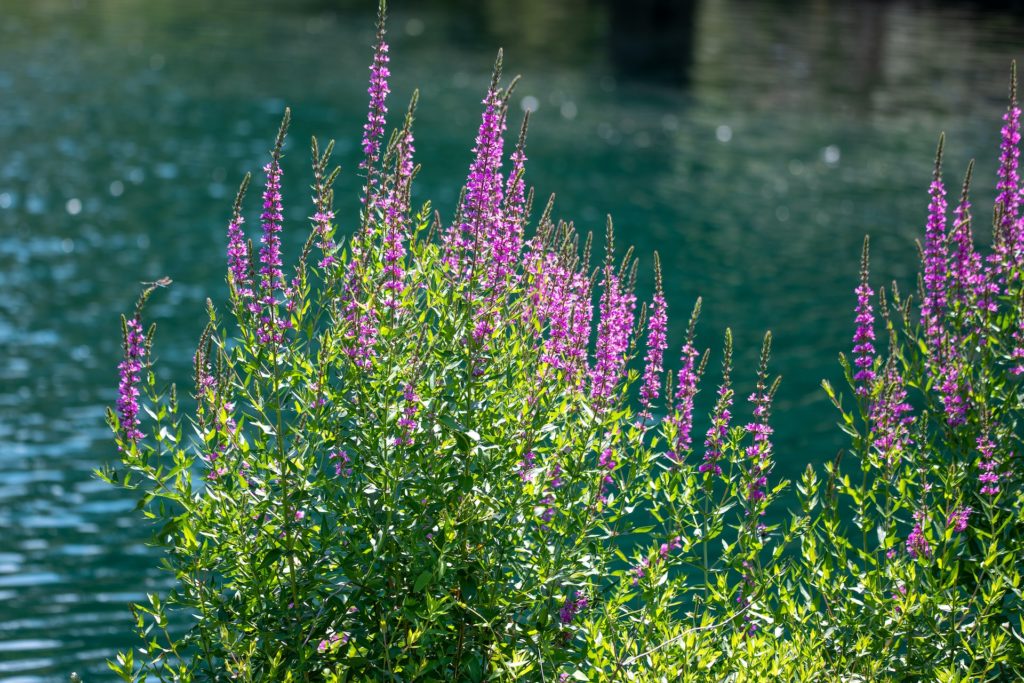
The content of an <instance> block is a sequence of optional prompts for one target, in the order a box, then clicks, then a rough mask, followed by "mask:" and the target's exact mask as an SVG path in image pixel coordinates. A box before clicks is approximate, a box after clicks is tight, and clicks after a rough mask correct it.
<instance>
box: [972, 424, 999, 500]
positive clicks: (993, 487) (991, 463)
mask: <svg viewBox="0 0 1024 683" xmlns="http://www.w3.org/2000/svg"><path fill="white" fill-rule="evenodd" d="M978 452H979V453H981V460H980V461H979V463H978V469H980V470H981V474H979V475H978V481H979V482H980V483H981V493H982V494H984V495H986V496H995V495H998V494H999V491H1000V488H999V480H1000V479H1002V478H1003V475H1002V474H1000V472H999V466H1000V462H999V457H998V456H997V455H996V444H995V442H994V441H993V440H992V435H991V433H990V430H989V427H988V425H985V426H984V428H983V430H982V433H981V435H980V436H979V437H978Z"/></svg>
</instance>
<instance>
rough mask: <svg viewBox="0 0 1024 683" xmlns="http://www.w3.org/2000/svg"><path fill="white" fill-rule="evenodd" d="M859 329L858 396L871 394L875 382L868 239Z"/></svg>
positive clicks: (859, 290) (860, 291)
mask: <svg viewBox="0 0 1024 683" xmlns="http://www.w3.org/2000/svg"><path fill="white" fill-rule="evenodd" d="M856 292H857V311H856V318H855V321H856V323H857V329H856V330H855V331H854V333H853V364H854V366H855V368H856V372H855V374H854V375H853V381H854V382H855V383H856V384H857V390H856V393H857V395H858V396H867V395H868V394H870V393H871V383H872V382H874V380H875V370H874V366H875V346H874V342H875V315H874V311H873V309H872V307H871V297H873V296H874V295H875V292H874V290H873V289H871V285H869V284H868V238H866V237H865V238H864V250H863V252H862V253H861V257H860V284H859V285H857V290H856Z"/></svg>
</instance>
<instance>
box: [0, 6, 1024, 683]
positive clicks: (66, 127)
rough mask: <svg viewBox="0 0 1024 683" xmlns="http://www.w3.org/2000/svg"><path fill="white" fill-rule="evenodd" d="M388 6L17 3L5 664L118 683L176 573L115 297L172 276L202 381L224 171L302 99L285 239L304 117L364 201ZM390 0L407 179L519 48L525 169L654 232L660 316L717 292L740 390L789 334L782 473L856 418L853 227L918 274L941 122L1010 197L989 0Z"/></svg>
mask: <svg viewBox="0 0 1024 683" xmlns="http://www.w3.org/2000/svg"><path fill="white" fill-rule="evenodd" d="M372 4H373V3H371V2H369V0H367V1H365V2H352V1H349V2H333V1H330V0H294V1H292V2H285V1H284V0H281V1H280V2H269V1H266V0H245V1H242V0H222V1H221V2H217V3H207V2H202V1H201V0H179V1H178V2H173V3H170V2H161V3H156V2H142V1H141V0H78V1H71V0H34V1H33V2H18V1H17V0H3V1H0V8H2V10H3V11H2V12H0V235H2V240H0V286H2V289H3V296H2V297H0V349H2V351H0V680H4V681H10V682H15V681H17V682H29V681H31V682H33V683H35V682H41V681H60V680H66V677H67V675H68V674H69V673H70V672H71V671H72V670H77V671H79V672H82V673H83V674H84V676H85V679H86V681H99V680H108V679H109V676H108V674H107V672H106V668H105V665H104V660H105V659H106V658H107V657H110V656H112V654H113V652H114V651H115V649H116V648H118V647H121V648H123V647H127V646H131V645H134V642H133V641H132V637H131V634H130V625H131V624H130V617H129V614H128V611H127V608H126V604H127V603H128V602H129V601H131V600H136V599H139V598H141V597H142V595H143V593H144V592H145V591H146V590H148V589H153V588H154V587H158V586H160V585H162V582H163V581H164V579H163V577H162V576H161V574H160V572H158V571H157V570H156V568H155V567H156V559H155V558H156V555H155V553H154V552H153V551H152V550H150V549H149V548H147V547H146V546H145V545H144V543H143V541H144V539H145V537H146V534H147V530H146V529H145V528H144V526H143V525H142V524H141V523H140V520H139V519H138V517H137V516H135V515H134V514H132V507H133V504H134V501H133V500H132V499H131V498H130V497H129V496H126V495H122V494H121V493H119V492H116V491H112V490H110V489H109V488H108V487H106V486H105V485H103V484H102V483H100V482H98V481H97V480H96V479H94V478H93V476H92V475H91V471H92V469H93V468H95V467H97V466H99V465H100V464H102V463H104V462H107V461H109V460H110V459H111V458H112V457H113V455H114V449H113V446H112V445H111V443H110V440H109V437H108V433H107V430H106V427H105V425H104V422H103V412H104V407H105V406H107V405H111V404H113V402H114V399H115V390H116V365H117V362H118V355H119V351H120V348H119V334H118V332H119V329H118V315H119V314H120V312H122V311H127V310H128V309H129V308H130V307H131V305H132V303H133V301H134V299H135V296H136V294H137V291H138V288H139V284H138V283H139V282H140V281H142V280H155V279H157V278H159V277H161V276H165V275H166V276H170V277H171V278H173V279H174V281H175V284H174V286H173V287H171V288H170V289H169V290H166V291H162V292H160V293H159V294H158V295H157V296H155V297H154V299H153V303H152V305H151V307H150V309H149V314H150V316H151V317H152V318H154V319H156V320H157V321H158V324H159V326H160V331H159V333H158V342H157V343H158V347H157V348H158V355H159V357H160V361H161V363H162V367H163V371H162V372H163V376H164V377H166V378H168V379H171V378H173V379H177V380H178V381H180V382H182V383H183V384H184V383H186V382H187V381H188V378H189V376H190V372H189V363H190V358H191V352H192V351H191V350H192V345H193V343H194V340H195V339H196V338H197V336H198V334H199V332H200V329H201V325H202V321H203V315H202V312H203V301H204V299H205V297H206V296H208V295H209V296H212V297H213V299H214V300H215V301H217V300H222V299H223V297H224V295H225V291H224V290H225V287H224V284H223V280H224V275H223V273H224V266H223V261H224V259H223V254H224V243H225V239H224V228H225V225H226V220H227V216H228V212H229V210H230V202H231V198H232V195H233V192H234V188H235V187H236V185H237V182H238V180H239V179H240V178H241V176H242V175H243V173H244V172H245V171H247V170H253V171H257V170H258V169H259V167H261V166H262V164H263V163H264V160H265V158H266V151H267V148H268V146H269V144H270V142H271V141H272V136H273V133H274V131H275V130H276V125H277V122H278V120H279V117H280V115H281V113H282V110H283V108H284V107H285V105H288V106H291V107H292V109H293V112H294V124H293V130H292V137H291V140H292V142H291V144H290V145H289V147H288V152H289V153H288V157H287V159H286V162H285V170H286V179H287V181H286V185H285V192H286V195H285V196H286V211H287V214H288V217H289V218H290V219H294V222H293V224H292V225H294V226H301V228H298V227H296V228H295V229H293V230H292V232H291V233H290V234H289V236H288V238H287V239H286V245H285V248H286V250H287V253H290V254H292V255H294V254H295V253H296V251H297V250H298V248H299V244H300V243H301V241H302V239H303V237H304V235H305V232H306V229H307V227H306V222H305V217H306V216H308V215H309V213H310V212H309V208H308V199H307V196H308V189H307V184H308V175H307V165H306V159H307V158H308V152H307V150H306V146H305V141H306V140H308V139H309V135H310V134H314V133H315V134H316V135H317V136H318V137H320V138H322V139H324V138H336V139H337V140H338V147H337V150H338V153H337V157H338V161H339V163H341V164H342V166H343V167H344V169H345V172H344V173H343V175H342V177H341V180H340V185H339V189H338V196H339V199H340V202H339V203H340V205H341V212H340V215H341V216H342V217H343V218H342V223H343V225H344V224H345V223H346V220H347V222H348V224H351V222H352V219H351V217H352V216H354V212H355V209H356V205H355V201H354V199H355V196H356V195H355V188H356V186H357V183H358V179H357V177H356V176H355V174H354V173H352V172H351V171H352V170H353V169H355V167H356V165H357V163H358V136H359V134H360V132H361V125H362V120H363V116H364V110H365V101H366V96H365V78H366V75H367V70H366V66H367V64H368V62H369V47H368V46H369V44H370V41H371V37H372V11H371V10H372ZM392 4H393V6H394V8H393V16H392V20H391V24H390V25H391V42H392V53H391V54H392V60H393V61H392V66H393V71H394V72H395V74H396V75H395V78H394V82H393V91H394V95H393V99H392V103H393V109H395V110H398V109H401V108H402V107H403V104H402V103H403V102H404V101H405V100H406V99H407V98H408V96H409V95H410V93H411V91H412V88H413V87H414V86H418V87H419V88H420V89H421V102H420V109H419V117H418V121H417V150H418V155H419V161H421V162H422V164H423V167H424V170H423V172H422V173H421V175H420V177H419V187H418V190H417V197H418V198H419V199H426V198H428V197H429V198H432V199H433V200H434V202H435V205H436V206H437V207H438V208H439V209H440V210H441V212H442V214H443V215H450V214H451V211H452V209H453V206H454V204H455V201H456V199H457V194H456V192H457V187H458V186H459V184H461V182H462V180H463V178H464V176H465V168H466V165H467V164H468V161H469V149H470V147H471V146H472V139H473V135H474V131H475V125H476V122H477V121H478V116H479V113H478V112H479V110H478V103H479V100H480V99H481V96H482V94H483V91H484V88H485V87H486V83H487V79H488V75H489V70H490V66H491V63H492V62H493V58H494V52H495V50H496V48H497V47H498V46H503V47H504V49H505V63H506V69H507V71H508V72H511V73H521V74H522V75H523V80H522V82H521V84H520V86H519V88H518V90H517V93H516V96H515V99H514V101H513V106H514V108H515V110H516V112H515V114H516V116H517V117H518V115H519V113H518V110H520V109H521V108H530V109H536V113H535V115H534V117H533V123H532V129H531V134H530V140H529V146H528V153H529V156H530V164H529V168H528V181H529V182H530V183H531V184H532V185H534V186H535V187H536V188H537V190H538V194H539V196H546V195H547V194H549V193H550V192H557V193H558V201H557V207H558V209H557V212H558V214H559V215H561V216H564V217H567V218H573V219H575V220H576V222H577V225H578V226H580V227H582V228H584V229H593V230H595V231H598V232H600V231H601V230H602V228H603V222H604V218H603V217H604V215H605V214H607V213H610V214H612V215H613V216H614V217H615V222H616V225H617V227H618V235H619V239H620V244H621V243H632V244H634V245H636V246H637V248H638V253H639V254H640V256H641V276H640V283H639V286H640V289H641V291H642V293H644V294H645V295H646V294H648V293H649V292H650V288H651V286H652V281H653V276H652V274H651V272H650V267H651V252H652V251H653V250H654V249H658V250H659V251H660V253H661V256H662V260H663V263H664V264H665V270H666V289H667V296H668V301H669V306H670V309H671V311H672V313H673V314H674V322H673V324H672V326H671V330H670V334H671V335H672V340H673V343H674V344H676V345H678V343H679V342H680V340H681V335H682V331H683V327H684V326H685V319H686V316H687V314H688V312H689V309H690V307H691V306H692V304H693V301H694V299H695V297H697V296H698V295H700V296H703V297H704V310H705V315H704V317H703V320H702V322H701V327H700V330H701V333H700V342H701V344H702V345H704V346H713V347H715V348H717V347H718V345H719V340H720V338H721V334H722V332H723V330H724V328H725V327H726V326H728V325H731V326H732V328H733V330H734V331H735V334H736V341H737V349H738V370H737V373H736V377H737V379H738V381H739V382H740V385H739V386H740V389H741V393H745V390H746V387H749V385H750V383H751V378H752V375H753V369H754V368H753V366H754V359H755V356H756V353H757V347H758V344H759V339H760V337H761V335H762V334H763V332H764V330H766V329H769V328H770V329H772V330H773V331H774V333H775V340H776V342H775V349H776V352H775V356H774V360H773V363H772V366H773V368H774V369H775V370H777V371H778V372H780V373H781V374H782V375H783V376H784V383H783V385H782V389H781V390H780V393H779V397H778V404H777V408H776V415H777V417H776V425H777V435H778V439H777V444H778V445H777V452H778V460H779V464H778V467H777V469H776V476H784V477H792V476H793V475H795V474H796V473H798V472H799V471H800V470H801V469H802V468H803V466H804V465H805V463H807V462H809V461H810V462H822V461H824V460H826V459H828V458H830V457H832V456H833V455H834V454H835V452H836V449H838V448H840V447H841V445H842V442H841V440H840V439H838V437H837V433H836V431H835V430H834V429H833V427H832V424H833V422H834V415H833V413H832V412H831V410H830V407H829V406H828V404H827V402H826V400H825V399H824V396H823V394H822V392H821V391H820V389H819V388H818V385H819V382H820V380H821V379H822V378H824V377H827V378H831V379H833V380H834V381H835V380H837V379H838V374H839V373H838V367H837V364H836V362H835V359H836V355H837V354H838V353H839V352H840V351H845V350H847V348H848V347H849V338H850V334H851V332H852V325H851V318H852V314H851V312H850V311H851V308H852V306H853V302H854V300H853V295H852V288H853V286H854V285H855V282H856V278H857V256H858V252H859V248H860V243H861V240H862V238H863V235H864V234H865V233H870V234H871V235H872V239H873V267H874V275H875V278H876V279H875V281H876V282H884V281H888V280H891V279H894V278H895V279H897V280H898V281H900V282H901V283H903V284H904V286H911V285H912V283H913V279H914V277H915V272H916V256H915V251H914V246H913V242H914V239H915V238H917V237H918V236H919V235H920V234H921V231H922V229H923V222H924V213H925V206H926V203H927V196H926V189H927V185H928V182H929V176H930V173H931V162H932V155H933V153H934V147H935V143H936V140H937V137H938V134H939V132H940V131H942V130H945V131H946V133H947V138H948V141H949V144H948V154H947V169H948V171H949V173H948V180H949V182H950V184H951V185H956V184H957V182H958V180H957V176H958V175H959V174H960V173H962V171H963V169H964V167H965V165H966V162H967V160H968V159H969V158H971V157H975V156H976V157H978V166H977V171H976V174H975V177H976V178H977V182H976V197H977V201H976V202H975V204H976V205H978V206H983V205H985V203H986V202H988V203H989V205H991V204H990V202H991V198H992V195H993V186H994V177H995V163H996V161H995V160H996V146H997V143H998V130H999V116H1000V115H1001V112H1002V110H1003V109H1004V107H1005V100H1004V98H1005V93H1006V83H1007V75H1008V70H1009V63H1010V60H1011V59H1013V58H1017V59H1021V58H1022V57H1024V21H1022V19H1021V17H1020V16H1019V15H1014V14H1003V13H999V12H995V11H991V10H989V9H987V8H985V7H984V6H983V5H981V4H969V3H926V2H899V1H894V2H884V3H883V2H877V3H876V2H862V1H858V0H849V1H847V2H841V1H840V2H824V1H822V0H816V1H812V0H806V1H803V0H790V1H788V2H754V1H752V0H747V1H745V0H701V1H698V0H694V1H692V2H686V1H679V2H671V1H670V0H631V1H630V2H623V1H622V0H523V1H522V2H517V3H507V2H497V1H491V0H479V1H476V0H453V1H449V2H444V1H442V0H429V1H426V2H424V1H419V0H418V1H416V2H413V1H412V0H394V1H393V3H392ZM346 212H347V213H346ZM346 216H347V217H348V218H347V219H346V218H345V217H346ZM250 224H251V222H250ZM979 232H984V231H983V230H982V231H979ZM715 362H716V363H717V359H716V361H715ZM710 393H711V392H710V391H706V392H705V394H706V395H707V394H710ZM698 428H700V427H699V425H698Z"/></svg>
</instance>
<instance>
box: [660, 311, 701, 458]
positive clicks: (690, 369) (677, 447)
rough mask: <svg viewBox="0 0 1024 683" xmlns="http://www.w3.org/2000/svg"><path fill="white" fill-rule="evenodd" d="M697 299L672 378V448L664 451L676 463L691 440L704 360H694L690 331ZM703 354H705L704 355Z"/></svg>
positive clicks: (694, 322)
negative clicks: (674, 386) (673, 401)
mask: <svg viewBox="0 0 1024 683" xmlns="http://www.w3.org/2000/svg"><path fill="white" fill-rule="evenodd" d="M700 306H701V300H700V299H697V303H696V304H695V305H694V307H693V313H691V314H690V325H689V327H688V328H687V331H686V342H685V343H684V344H683V348H682V350H681V351H680V364H681V367H680V368H679V374H678V376H677V378H676V396H675V400H676V404H675V409H674V411H673V412H672V415H671V416H669V418H668V422H669V424H671V425H672V427H673V428H674V430H675V438H674V439H673V440H672V448H671V450H670V451H669V452H668V457H669V459H670V460H671V461H673V462H675V463H678V462H680V461H682V460H683V459H684V458H685V457H686V455H687V454H688V453H689V452H690V447H691V445H692V443H693V436H692V434H691V432H692V431H693V401H694V399H695V398H696V396H697V385H698V384H699V383H700V377H701V375H702V374H703V372H704V362H703V361H702V362H700V363H698V357H699V356H700V354H699V353H698V352H697V349H695V348H694V347H693V339H694V334H695V333H696V329H697V319H698V318H699V317H700ZM705 358H706V356H705Z"/></svg>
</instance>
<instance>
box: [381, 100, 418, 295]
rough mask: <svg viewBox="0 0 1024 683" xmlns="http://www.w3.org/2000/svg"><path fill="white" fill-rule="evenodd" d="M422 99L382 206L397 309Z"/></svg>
mask: <svg viewBox="0 0 1024 683" xmlns="http://www.w3.org/2000/svg"><path fill="white" fill-rule="evenodd" d="M418 97H419V95H418V94H414V95H413V99H412V102H411V103H410V104H409V112H408V114H407V115H406V118H405V125H404V127H403V128H402V130H401V131H400V132H399V138H398V145H397V149H396V152H397V153H396V160H395V174H394V177H393V178H392V179H391V180H390V181H389V182H388V185H387V190H386V192H385V194H384V198H383V200H382V203H381V210H382V213H383V215H384V285H383V286H384V289H385V290H386V295H385V297H384V305H385V306H387V307H388V308H397V307H398V303H399V297H400V296H401V294H402V293H403V292H404V291H405V243H406V242H407V241H408V239H409V229H410V228H409V192H410V189H411V184H412V174H413V169H414V166H413V161H412V155H413V152H414V151H415V147H414V145H413V143H414V140H413V134H412V120H413V113H414V112H415V109H416V102H417V99H418Z"/></svg>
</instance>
